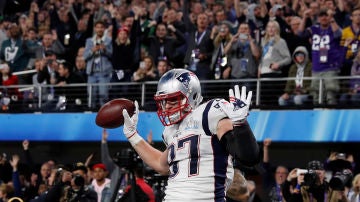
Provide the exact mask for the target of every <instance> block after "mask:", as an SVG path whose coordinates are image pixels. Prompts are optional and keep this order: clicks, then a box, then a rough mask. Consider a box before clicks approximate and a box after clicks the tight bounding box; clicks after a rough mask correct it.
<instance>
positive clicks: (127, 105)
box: [95, 98, 135, 129]
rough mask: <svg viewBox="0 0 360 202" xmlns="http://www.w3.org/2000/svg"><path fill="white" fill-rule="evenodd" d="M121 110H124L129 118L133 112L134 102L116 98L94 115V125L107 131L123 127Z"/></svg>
mask: <svg viewBox="0 0 360 202" xmlns="http://www.w3.org/2000/svg"><path fill="white" fill-rule="evenodd" d="M123 109H126V110H127V112H128V113H129V116H130V117H131V116H132V115H133V114H134V112H135V104H134V102H133V101H131V100H128V99H125V98H118V99H114V100H111V101H109V102H107V103H105V104H104V105H103V106H102V107H101V108H100V109H99V111H98V113H97V115H96V121H95V122H96V125H98V126H100V127H102V128H108V129H109V128H117V127H119V126H122V125H124V117H123V114H122V111H123Z"/></svg>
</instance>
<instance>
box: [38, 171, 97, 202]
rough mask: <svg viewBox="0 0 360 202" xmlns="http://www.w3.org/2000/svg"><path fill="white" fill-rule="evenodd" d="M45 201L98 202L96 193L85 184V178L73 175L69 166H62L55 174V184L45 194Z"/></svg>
mask: <svg viewBox="0 0 360 202" xmlns="http://www.w3.org/2000/svg"><path fill="white" fill-rule="evenodd" d="M44 201H45V202H54V201H67V202H75V201H76V202H96V201H97V195H96V193H95V192H94V191H93V190H91V189H89V188H87V187H86V186H85V179H84V178H83V177H82V176H81V175H79V174H75V175H73V174H72V173H71V172H70V169H69V168H67V167H61V168H59V169H58V171H57V172H56V174H55V179H54V184H53V186H52V188H51V189H50V190H49V191H48V193H47V194H46V196H45V200H44Z"/></svg>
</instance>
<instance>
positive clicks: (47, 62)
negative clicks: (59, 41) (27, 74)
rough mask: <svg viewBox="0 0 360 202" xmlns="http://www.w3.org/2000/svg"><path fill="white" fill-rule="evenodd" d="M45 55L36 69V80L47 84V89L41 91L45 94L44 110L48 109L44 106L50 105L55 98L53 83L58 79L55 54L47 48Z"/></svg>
mask: <svg viewBox="0 0 360 202" xmlns="http://www.w3.org/2000/svg"><path fill="white" fill-rule="evenodd" d="M45 57H46V58H45V59H44V60H43V61H44V62H41V63H40V64H38V65H39V70H38V71H37V82H38V83H44V84H46V85H48V86H46V87H47V89H45V90H44V91H43V92H44V94H45V96H46V102H45V103H44V106H42V107H44V109H45V110H48V108H46V107H47V106H51V103H52V102H53V100H54V98H55V88H54V85H55V84H56V83H57V81H58V79H59V73H58V71H57V70H58V63H57V61H56V60H57V56H56V54H55V53H54V52H53V51H52V50H48V51H46V52H45ZM46 93H47V94H46Z"/></svg>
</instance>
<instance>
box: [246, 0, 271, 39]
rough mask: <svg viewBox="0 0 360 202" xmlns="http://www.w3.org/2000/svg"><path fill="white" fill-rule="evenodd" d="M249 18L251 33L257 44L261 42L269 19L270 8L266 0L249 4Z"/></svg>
mask: <svg viewBox="0 0 360 202" xmlns="http://www.w3.org/2000/svg"><path fill="white" fill-rule="evenodd" d="M247 20H248V24H249V27H250V30H251V32H252V33H251V35H252V36H253V37H254V39H255V41H256V43H257V44H261V41H262V40H263V37H264V34H265V31H266V25H267V24H268V21H269V15H268V9H267V7H266V3H265V1H264V0H261V1H260V4H255V3H253V4H250V5H249V6H248V16H247Z"/></svg>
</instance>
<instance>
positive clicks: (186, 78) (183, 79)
mask: <svg viewBox="0 0 360 202" xmlns="http://www.w3.org/2000/svg"><path fill="white" fill-rule="evenodd" d="M176 79H177V80H178V81H180V82H181V83H182V84H183V85H184V86H185V88H186V89H189V83H190V73H189V72H184V73H182V74H180V75H179V76H178V77H176Z"/></svg>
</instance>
